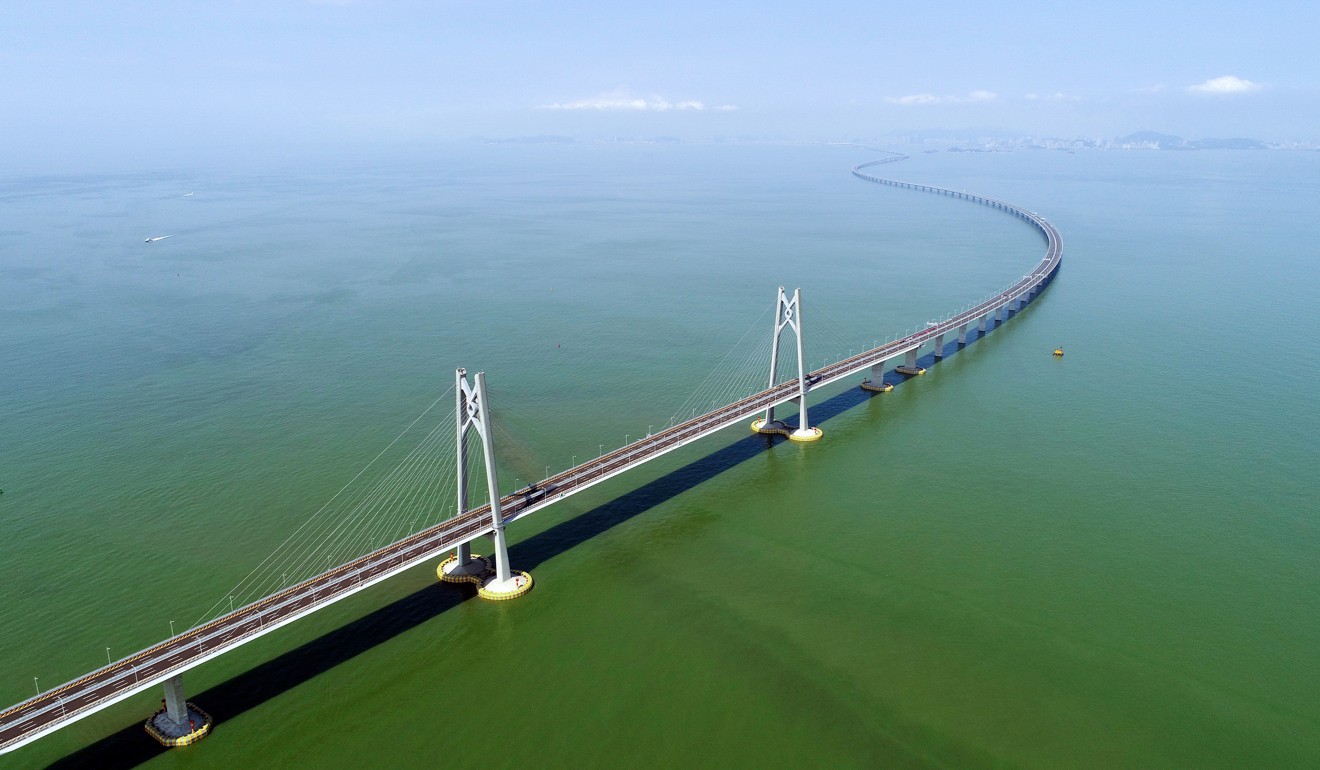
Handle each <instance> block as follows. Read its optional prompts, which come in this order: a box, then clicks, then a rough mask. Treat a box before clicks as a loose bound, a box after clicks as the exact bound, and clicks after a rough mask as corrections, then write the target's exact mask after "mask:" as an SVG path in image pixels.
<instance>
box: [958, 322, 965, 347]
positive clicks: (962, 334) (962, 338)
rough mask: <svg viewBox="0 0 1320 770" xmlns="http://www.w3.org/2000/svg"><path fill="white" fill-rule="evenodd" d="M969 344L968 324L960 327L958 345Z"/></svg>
mask: <svg viewBox="0 0 1320 770" xmlns="http://www.w3.org/2000/svg"><path fill="white" fill-rule="evenodd" d="M966 344H967V324H963V325H962V326H959V327H958V347H962V346H963V345H966Z"/></svg>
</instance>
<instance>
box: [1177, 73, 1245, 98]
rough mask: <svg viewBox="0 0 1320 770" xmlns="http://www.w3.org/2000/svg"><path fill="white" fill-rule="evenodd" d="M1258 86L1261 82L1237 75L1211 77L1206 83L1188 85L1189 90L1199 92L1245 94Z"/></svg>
mask: <svg viewBox="0 0 1320 770" xmlns="http://www.w3.org/2000/svg"><path fill="white" fill-rule="evenodd" d="M1258 88H1260V84H1259V83H1253V82H1251V81H1250V80H1245V79H1243V78H1240V77H1237V76H1235V75H1224V76H1223V77H1219V78H1210V79H1209V80H1207V81H1205V82H1204V83H1197V84H1196V85H1194V86H1187V90H1188V91H1191V92H1192V93H1197V94H1245V93H1247V92H1248V91H1255V90H1256V89H1258Z"/></svg>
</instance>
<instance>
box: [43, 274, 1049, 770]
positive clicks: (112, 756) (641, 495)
mask: <svg viewBox="0 0 1320 770" xmlns="http://www.w3.org/2000/svg"><path fill="white" fill-rule="evenodd" d="M1038 298H1039V295H1038V296H1037V297H1035V298H1033V299H1032V300H1031V301H1032V302H1034V301H1036V299H1038ZM1018 312H1021V311H1018ZM1013 315H1017V313H1013ZM1000 326H1002V322H999V323H993V324H991V325H990V326H988V327H987V332H986V333H987V334H988V333H989V332H990V331H993V330H995V329H997V328H999V327H1000ZM984 337H985V335H983V334H979V333H977V332H976V331H975V330H974V329H973V330H969V333H968V339H967V345H966V346H970V345H971V344H973V343H975V342H976V341H978V340H980V339H984ZM966 346H963V345H959V344H958V343H957V342H950V343H947V344H946V345H945V346H944V348H945V358H949V357H950V356H952V355H954V354H956V353H957V352H958V351H959V350H962V349H964V348H965V347H966ZM917 363H918V365H919V366H921V367H923V368H926V369H929V368H931V367H933V366H935V365H936V363H937V362H936V360H935V357H934V354H933V353H928V354H926V355H924V356H922V357H921V358H919V359H918V362H917ZM909 379H912V378H911V377H907V376H905V375H901V374H897V373H895V372H894V371H893V370H890V371H888V372H886V373H885V382H887V383H891V384H893V385H894V386H895V387H897V386H899V385H901V384H903V383H904V382H906V381H907V380H909ZM879 395H880V394H878V393H872V392H869V391H864V390H862V389H860V388H849V389H848V390H845V391H844V392H842V393H839V394H838V395H836V396H834V397H832V398H829V399H827V400H825V401H822V402H821V403H820V404H815V405H812V407H811V416H812V422H813V423H816V424H820V423H823V422H826V421H828V420H830V419H831V418H833V417H837V416H838V415H840V414H843V413H844V412H846V411H848V410H849V409H851V408H853V407H854V406H857V405H858V404H861V403H864V402H866V401H868V400H869V399H871V398H875V397H876V396H879ZM786 440H787V439H786V438H784V437H783V436H762V435H751V436H748V437H746V438H743V439H739V440H738V441H735V442H734V443H732V444H730V445H728V446H726V447H724V448H723V449H718V450H716V451H714V452H712V453H710V454H708V455H706V456H704V457H702V458H700V459H698V460H695V461H693V462H691V463H688V464H687V465H685V466H683V467H682V468H678V469H677V470H674V471H672V472H670V473H667V474H665V475H664V476H661V477H660V478H658V479H656V480H654V481H652V482H650V483H648V484H645V485H643V486H641V487H638V488H637V489H635V490H633V491H631V492H629V493H627V494H625V495H623V496H621V497H618V498H615V499H614V500H611V501H609V502H607V503H605V504H603V505H600V506H597V507H596V508H593V509H592V510H590V511H587V512H585V513H583V514H581V515H579V516H575V517H574V518H572V519H570V520H568V521H565V522H561V523H560V524H556V525H555V526H553V527H550V528H549V529H547V530H545V531H543V532H540V533H538V534H536V535H533V536H532V537H530V538H528V539H526V540H523V541H521V542H519V543H516V544H514V545H511V546H509V560H510V561H511V562H513V563H514V564H516V565H517V566H518V567H519V568H521V569H526V570H528V571H531V570H533V569H535V568H536V567H537V566H538V565H540V564H542V563H544V562H546V561H548V560H550V559H552V558H554V557H555V556H558V555H560V554H563V553H565V552H567V551H569V550H570V549H572V548H573V547H575V546H577V545H580V544H582V543H585V542H587V541H589V540H591V539H592V538H594V537H596V536H597V535H600V534H602V533H604V532H607V531H608V530H610V529H611V528H613V527H615V526H617V525H619V524H622V523H623V522H626V521H628V520H629V519H632V518H634V517H636V516H638V515H639V514H642V513H645V512H646V511H648V510H650V509H651V508H654V507H655V506H657V505H660V504H661V503H664V502H666V501H668V500H671V499H673V498H674V497H677V496H678V495H680V494H682V493H683V492H686V491H688V490H689V489H692V488H693V487H696V486H697V485H699V484H701V483H702V482H704V481H708V480H710V479H712V478H714V477H716V476H718V475H719V474H721V473H723V472H724V471H726V470H729V469H730V468H733V467H735V466H737V465H738V464H740V463H742V462H744V461H745V460H748V459H750V458H752V457H754V456H756V455H758V454H760V453H761V452H764V451H765V450H766V449H768V448H770V447H771V446H773V445H775V444H778V443H781V442H783V441H786ZM475 595H476V593H475V591H474V590H473V589H472V588H470V587H468V586H462V587H459V586H453V585H448V584H444V583H439V582H437V583H435V584H433V585H429V586H427V587H426V588H423V589H421V590H419V591H415V592H413V593H411V594H409V595H408V596H405V597H403V598H402V599H399V600H397V601H394V602H392V603H390V604H389V605H387V606H385V607H381V608H380V609H378V610H375V611H373V612H371V613H368V614H367V615H364V616H363V617H361V618H359V619H357V620H355V621H353V622H351V623H349V624H347V625H345V626H341V627H340V628H337V629H335V630H334V631H331V632H329V633H327V634H325V635H323V636H321V637H319V638H317V639H314V640H313V641H310V642H307V643H306V644H303V645H301V646H299V647H297V648H294V649H292V650H289V651H288V652H286V653H284V654H282V655H280V656H278V657H276V658H273V659H271V660H269V661H267V662H265V663H263V664H261V665H259V666H257V667H256V668H253V669H251V670H249V671H246V672H244V673H242V674H239V675H238V676H235V677H234V678H232V679H230V680H228V681H226V682H224V683H222V684H219V685H216V686H215V687H212V688H210V689H209V690H205V691H203V692H199V693H197V694H196V695H195V696H194V697H193V698H192V700H195V701H196V702H197V703H198V705H200V706H201V707H202V708H204V709H206V710H207V711H208V712H210V714H211V715H212V716H213V717H215V720H216V724H217V727H218V729H222V730H223V729H224V723H225V721H226V720H227V719H232V718H233V717H235V716H237V715H239V714H242V713H243V712H245V711H247V710H249V709H252V708H256V707H258V706H260V705H262V704H263V703H265V702H266V701H268V700H271V699H273V698H276V697H278V696H279V695H281V694H283V693H284V692H286V691H288V690H292V689H293V688H295V687H297V686H298V685H301V684H303V683H304V682H308V681H310V680H311V679H313V678H314V677H316V676H317V675H318V674H321V673H323V672H325V671H329V670H330V669H332V668H334V667H335V666H338V665H339V664H341V663H345V662H347V661H350V660H352V659H353V658H355V657H357V656H358V655H359V654H361V653H363V652H366V651H368V650H370V649H372V648H373V647H375V646H376V645H379V644H383V643H385V642H388V641H389V640H391V639H393V638H394V637H396V636H398V635H400V634H402V633H404V632H406V631H409V630H411V629H413V628H416V627H418V626H420V625H422V624H423V623H426V622H427V621H429V620H431V619H433V618H435V617H438V616H439V615H440V614H441V613H443V612H446V611H447V610H449V609H451V608H453V607H456V606H458V605H459V604H460V603H462V602H465V601H467V600H468V599H470V598H473V597H474V596H475ZM145 718H146V717H145V715H144V716H143V719H145ZM202 745H205V744H202ZM167 751H170V749H166V748H163V747H161V746H159V745H157V744H155V743H154V742H153V741H152V740H151V739H150V738H149V737H148V736H147V735H146V733H145V731H144V730H143V729H142V722H141V721H135V722H133V723H132V724H131V725H129V726H127V727H124V728H122V729H120V730H118V731H116V732H114V733H111V734H110V735H107V736H106V737H104V738H102V739H100V740H99V741H96V742H95V743H92V744H90V745H88V746H86V747H84V748H82V749H79V750H78V751H76V752H74V753H72V754H69V755H68V756H66V757H64V758H62V759H60V760H57V761H55V762H54V763H52V764H50V765H48V767H51V768H85V767H97V768H106V769H107V770H118V769H119V768H132V767H136V766H138V765H140V764H142V763H144V762H146V761H148V760H150V759H153V758H154V757H156V756H158V755H160V754H163V753H165V752H167Z"/></svg>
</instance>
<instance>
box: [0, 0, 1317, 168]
mask: <svg viewBox="0 0 1320 770" xmlns="http://www.w3.org/2000/svg"><path fill="white" fill-rule="evenodd" d="M1253 9H1254V10H1252V11H1248V10H1247V9H1246V7H1245V6H1242V5H1240V4H1229V3H1224V2H1215V3H1202V4H1197V5H1195V6H1191V5H1189V6H1186V7H1169V6H1168V5H1167V4H1166V5H1159V4H1156V5H1149V4H1139V3H1135V2H1130V1H1127V0H1125V1H1124V2H1121V3H1119V4H1116V5H1115V4H1111V5H1109V6H1106V7H1105V8H1104V12H1103V13H1097V12H1095V11H1094V10H1093V9H1084V10H1078V9H1073V8H1066V7H1059V6H1057V5H1056V4H1046V3H1038V2H1031V3H1026V4H1022V3H1019V4H1015V5H1014V6H1012V10H1010V11H1001V10H995V9H990V8H979V7H975V8H964V7H963V6H961V5H958V4H944V5H924V6H922V7H920V8H916V7H912V8H886V9H884V11H883V12H879V11H876V10H875V9H874V7H873V6H870V5H867V4H862V3H853V2H834V3H830V4H828V5H825V6H817V7H815V8H813V9H812V10H810V11H806V10H803V9H800V8H798V7H795V6H791V5H788V4H778V5H775V4H771V5H766V4H755V5H753V4H750V3H732V4H722V5H720V6H718V7H707V5H705V4H698V3H691V2H679V3H677V4H670V5H667V6H664V7H659V6H656V7H629V8H626V9H622V8H619V9H608V10H603V9H602V7H600V6H598V5H596V4H586V3H580V2H568V3H558V4H554V5H549V4H546V5H542V4H538V3H526V2H523V3H518V2H506V3H498V2H497V3H491V2H485V3H477V2H440V3H421V2H368V1H365V0H364V1H363V2H351V1H345V2H279V3H269V4H263V3H245V2H234V3H228V4H225V5H218V4H207V5H202V4H198V5H182V4H171V3H134V4H123V5H115V6H109V7H107V6H102V5H98V4H92V3H80V2H57V3H50V4H41V5H30V6H29V5H17V6H14V5H11V6H9V7H7V8H6V9H5V10H4V12H3V13H4V16H5V24H4V27H5V29H6V33H5V45H4V46H3V48H0V62H3V64H4V67H3V68H0V93H3V94H4V95H5V97H6V102H7V103H8V104H9V105H10V109H8V110H6V111H5V116H4V117H3V118H0V127H3V131H4V133H5V135H6V137H7V138H8V140H9V148H10V152H9V153H7V163H6V164H5V168H3V169H0V170H3V171H6V172H11V171H13V170H16V169H17V170H22V171H27V172H32V171H41V170H52V171H56V170H58V171H68V170H76V169H88V170H95V169H102V168H144V169H145V168H152V167H162V166H163V167H177V166H187V165H189V164H190V163H196V164H198V165H210V164H212V163H215V162H217V161H223V160H224V159H227V158H249V159H260V158H267V157H269V158H281V157H283V158H288V157H298V156H312V157H318V156H324V155H326V154H344V153H347V154H350V155H351V154H353V153H358V152H361V153H365V154H371V153H374V152H378V151H380V150H381V149H382V148H392V149H395V150H397V149H399V148H406V147H409V146H419V147H424V146H427V145H429V144H433V143H436V142H448V141H453V140H459V139H467V138H471V137H476V136H488V137H512V136H528V135H542V134H549V135H566V136H572V137H577V138H582V139H588V140H590V139H599V138H605V137H610V136H673V137H676V138H678V139H681V140H684V141H712V140H716V139H719V138H724V137H755V138H759V139H773V140H787V141H811V140H819V139H836V140H837V139H843V138H848V137H875V136H885V135H901V134H904V133H912V132H921V131H929V130H949V131H955V132H957V131H982V132H1005V133H1012V134H1025V135H1035V136H1058V137H1094V138H1100V137H1116V136H1122V135H1125V134H1129V133H1132V132H1136V131H1147V130H1149V131H1158V132H1163V133H1168V134H1175V135H1180V136H1185V137H1188V138H1196V137H1211V136H1213V137H1236V136H1246V137H1253V138H1259V139H1263V140H1267V141H1308V142H1315V141H1317V140H1320V131H1317V129H1316V128H1315V124H1314V121H1313V120H1312V116H1314V115H1315V114H1317V109H1316V108H1317V107H1318V106H1320V84H1318V83H1317V80H1316V78H1317V73H1320V66H1317V63H1316V62H1315V59H1316V53H1315V51H1314V46H1311V45H1309V42H1310V41H1309V37H1310V35H1311V30H1313V29H1316V28H1317V27H1320V8H1317V7H1316V6H1314V5H1311V4H1302V3H1289V2H1267V3H1265V4H1263V5H1257V6H1253Z"/></svg>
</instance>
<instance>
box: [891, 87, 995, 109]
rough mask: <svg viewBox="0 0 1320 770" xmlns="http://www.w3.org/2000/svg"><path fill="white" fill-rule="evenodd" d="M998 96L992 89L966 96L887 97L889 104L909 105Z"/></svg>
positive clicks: (973, 100)
mask: <svg viewBox="0 0 1320 770" xmlns="http://www.w3.org/2000/svg"><path fill="white" fill-rule="evenodd" d="M998 98H999V94H997V93H995V92H994V91H972V92H971V93H969V94H967V95H966V96H936V95H935V94H909V95H908V96H898V97H893V96H891V97H888V98H886V99H885V101H887V102H889V103H890V104H901V105H904V106H910V105H914V104H962V103H965V102H992V101H994V100H995V99H998Z"/></svg>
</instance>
